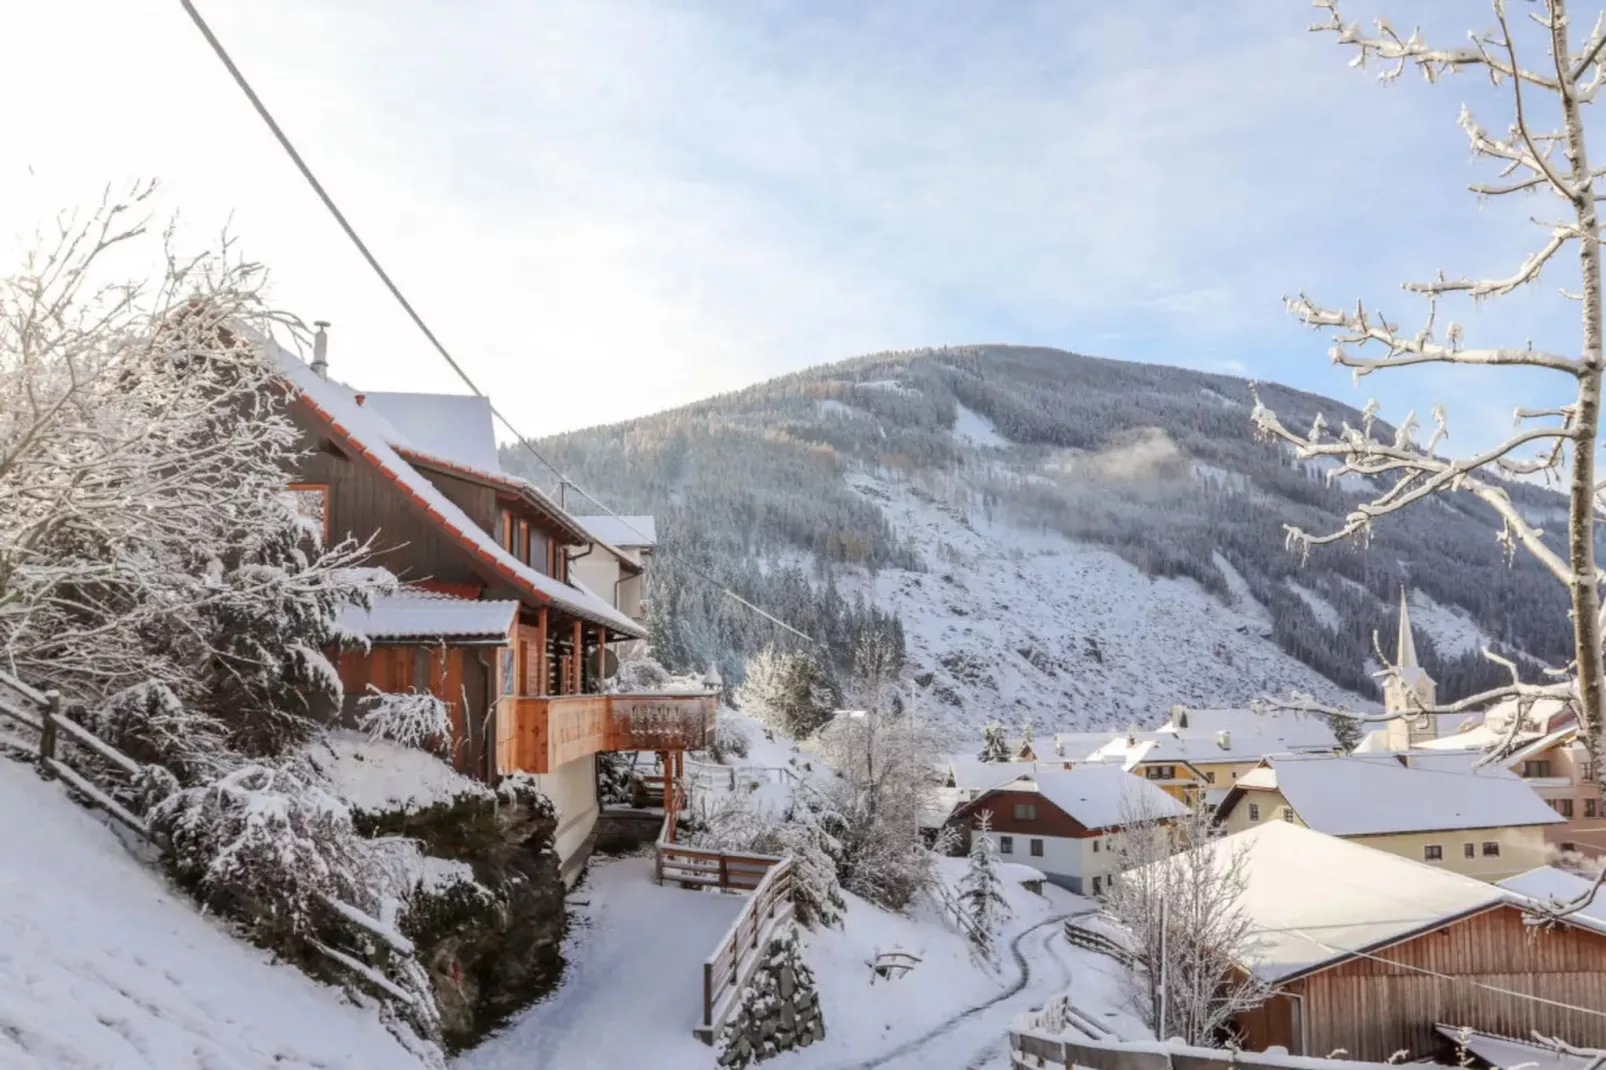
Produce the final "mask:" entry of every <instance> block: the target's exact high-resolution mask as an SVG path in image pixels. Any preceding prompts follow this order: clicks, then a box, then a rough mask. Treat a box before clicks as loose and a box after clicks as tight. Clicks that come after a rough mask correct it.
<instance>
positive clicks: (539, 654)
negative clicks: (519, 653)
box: [535, 606, 551, 695]
mask: <svg viewBox="0 0 1606 1070" xmlns="http://www.w3.org/2000/svg"><path fill="white" fill-rule="evenodd" d="M535 648H536V656H535V660H536V675H535V693H536V694H537V695H544V694H546V693H547V691H548V690H549V688H550V686H551V684H550V681H551V669H550V668H549V667H548V663H547V627H546V606H542V607H541V609H540V611H539V612H538V613H537V614H536V617H535Z"/></svg>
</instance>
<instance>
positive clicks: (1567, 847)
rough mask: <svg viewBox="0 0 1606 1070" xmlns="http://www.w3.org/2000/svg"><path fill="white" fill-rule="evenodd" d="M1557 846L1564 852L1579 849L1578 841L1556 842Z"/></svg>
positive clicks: (1569, 852)
mask: <svg viewBox="0 0 1606 1070" xmlns="http://www.w3.org/2000/svg"><path fill="white" fill-rule="evenodd" d="M1556 848H1557V849H1558V850H1559V851H1561V853H1562V854H1572V853H1573V852H1574V851H1576V850H1578V845H1577V844H1576V843H1558V844H1556Z"/></svg>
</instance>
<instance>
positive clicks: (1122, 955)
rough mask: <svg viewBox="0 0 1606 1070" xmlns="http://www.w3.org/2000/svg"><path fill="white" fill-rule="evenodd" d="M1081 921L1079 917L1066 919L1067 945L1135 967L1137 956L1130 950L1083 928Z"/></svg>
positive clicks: (1100, 934)
mask: <svg viewBox="0 0 1606 1070" xmlns="http://www.w3.org/2000/svg"><path fill="white" fill-rule="evenodd" d="M1080 920H1081V919H1080V918H1079V917H1078V918H1067V919H1065V941H1066V943H1069V944H1073V945H1075V946H1076V947H1080V948H1085V949H1087V950H1088V951H1097V952H1098V953H1099V954H1101V955H1108V956H1109V957H1110V958H1112V959H1115V960H1116V961H1117V962H1120V963H1122V964H1123V965H1126V966H1131V965H1134V964H1135V963H1136V962H1137V956H1136V955H1134V954H1133V953H1132V952H1131V951H1130V950H1128V949H1127V948H1124V947H1122V946H1121V945H1120V944H1118V943H1116V942H1115V941H1114V940H1112V939H1110V938H1109V937H1108V936H1105V935H1104V934H1103V933H1099V932H1094V931H1093V930H1092V929H1085V928H1083V927H1082V926H1080V925H1078V924H1077V922H1078V921H1080Z"/></svg>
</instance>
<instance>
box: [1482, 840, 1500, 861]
mask: <svg viewBox="0 0 1606 1070" xmlns="http://www.w3.org/2000/svg"><path fill="white" fill-rule="evenodd" d="M1499 856H1500V845H1499V844H1498V843H1496V842H1494V841H1493V840H1484V841H1483V857H1485V858H1498V857H1499Z"/></svg>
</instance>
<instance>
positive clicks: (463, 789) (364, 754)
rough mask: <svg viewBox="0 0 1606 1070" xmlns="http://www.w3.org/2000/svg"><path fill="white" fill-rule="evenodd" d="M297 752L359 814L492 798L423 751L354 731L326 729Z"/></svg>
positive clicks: (408, 810)
mask: <svg viewBox="0 0 1606 1070" xmlns="http://www.w3.org/2000/svg"><path fill="white" fill-rule="evenodd" d="M302 756H303V758H304V759H305V760H306V762H307V764H309V765H310V766H311V767H312V768H314V769H315V770H317V772H318V773H319V774H320V775H321V776H322V777H323V779H324V781H325V783H326V784H327V785H328V787H329V790H330V791H331V792H332V793H333V794H334V795H337V796H339V797H340V798H341V799H342V800H344V801H345V802H346V803H347V804H348V805H349V806H350V807H351V808H352V809H353V810H354V811H357V812H358V813H359V814H366V815H379V814H389V813H401V814H414V813H420V812H423V811H425V810H429V809H432V808H434V807H438V806H444V807H451V806H453V805H455V804H456V803H457V802H458V801H459V800H461V799H465V798H472V799H482V800H485V801H490V800H491V799H492V792H491V789H490V788H488V787H486V786H485V785H484V784H482V783H480V782H479V781H477V780H472V779H470V778H469V777H466V776H464V775H463V774H462V773H459V772H458V771H457V770H455V769H453V768H452V767H451V766H450V765H447V764H446V763H445V762H443V761H441V759H440V758H438V757H436V756H435V755H433V754H431V753H429V752H428V751H425V750H420V749H419V748H417V747H412V746H406V745H404V744H401V743H396V742H392V741H390V740H386V739H373V738H370V737H369V736H366V735H364V734H362V733H360V732H351V731H335V732H327V733H325V734H324V735H323V736H321V737H319V738H318V739H317V740H316V741H314V742H313V743H312V744H310V745H309V746H308V747H307V748H306V750H305V751H303V752H302Z"/></svg>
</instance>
